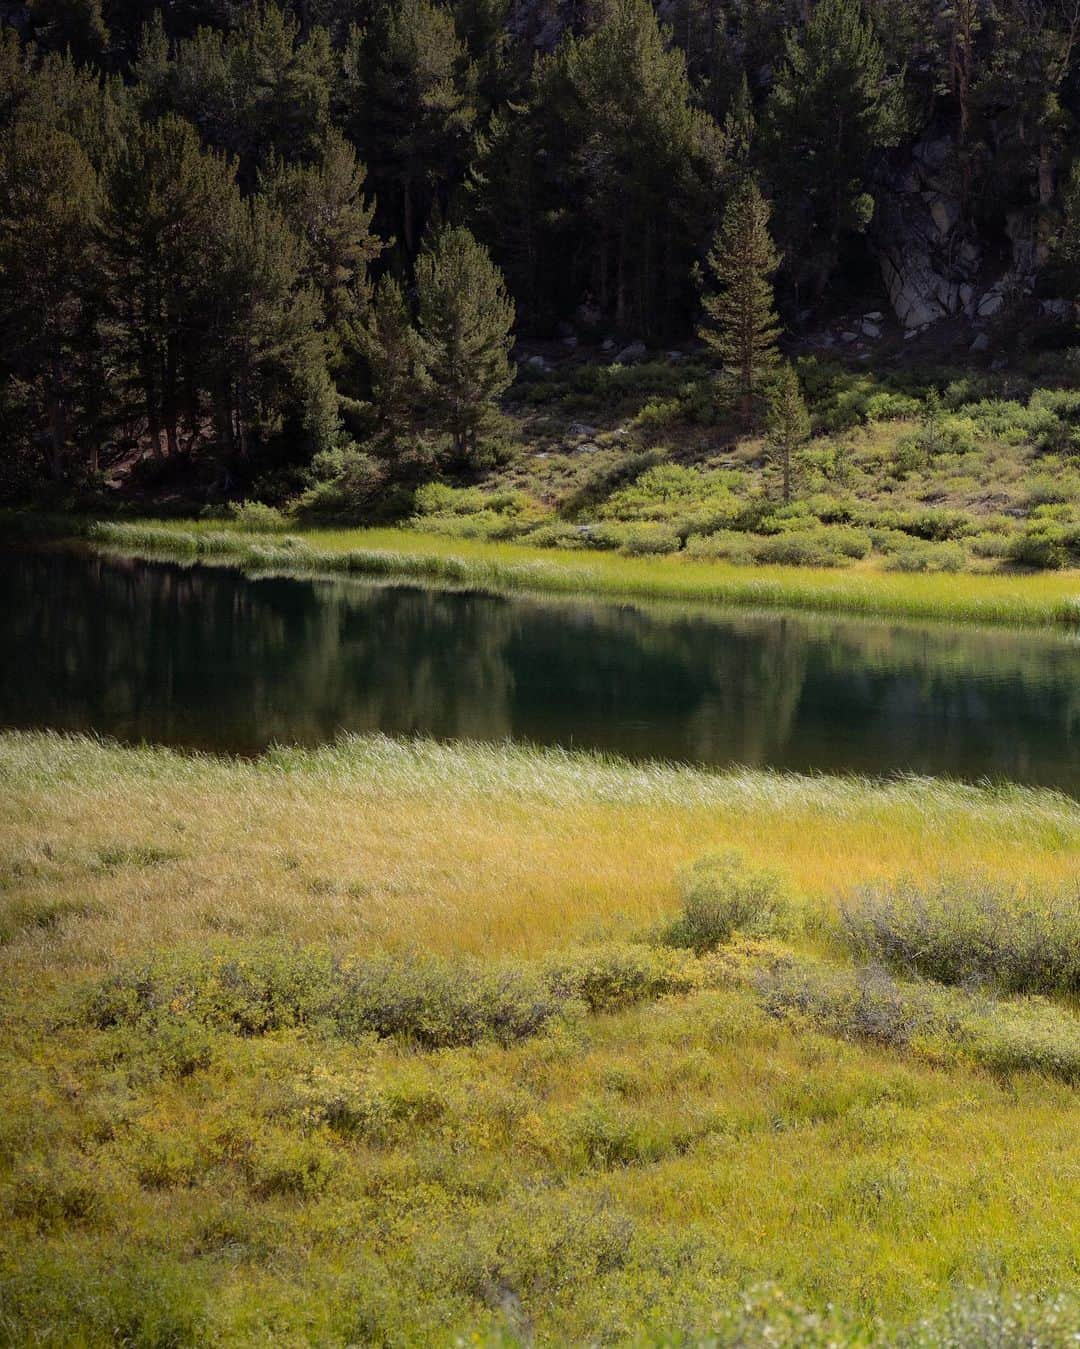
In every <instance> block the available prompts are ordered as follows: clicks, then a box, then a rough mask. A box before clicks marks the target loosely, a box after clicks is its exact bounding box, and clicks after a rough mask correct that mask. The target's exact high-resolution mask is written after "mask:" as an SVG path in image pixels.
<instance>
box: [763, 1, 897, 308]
mask: <svg viewBox="0 0 1080 1349" xmlns="http://www.w3.org/2000/svg"><path fill="white" fill-rule="evenodd" d="M785 55H786V59H785V61H784V63H783V64H782V66H781V68H780V70H779V72H778V74H777V78H776V83H775V85H774V87H773V93H772V99H771V101H770V104H769V109H768V123H767V130H768V136H767V141H768V148H769V160H770V173H769V177H770V181H771V182H772V183H773V185H774V191H775V195H776V198H777V206H778V216H779V218H780V219H781V220H782V222H783V227H784V237H785V239H786V240H787V241H788V242H789V256H790V258H791V261H792V263H793V265H794V266H795V268H796V271H797V273H802V274H804V275H805V276H807V277H808V278H810V279H812V280H813V281H814V283H815V286H816V288H817V289H818V290H819V291H820V290H821V289H822V288H823V287H824V285H825V283H826V281H827V280H828V277H829V275H830V273H831V272H832V270H833V269H834V268H835V266H836V264H837V261H838V257H839V245H840V240H841V237H842V235H843V234H844V233H845V231H854V232H857V233H858V232H862V231H864V230H865V229H866V227H867V225H868V224H869V222H870V219H871V217H872V215H873V211H874V201H873V198H872V196H870V195H869V193H868V191H867V184H868V183H869V181H870V169H871V167H872V163H873V155H874V151H875V150H877V149H879V148H880V147H883V146H887V145H893V144H895V143H896V140H897V139H898V137H899V134H900V130H901V126H902V110H901V106H900V97H899V93H900V91H899V84H898V82H897V81H895V80H893V79H891V78H890V76H889V72H888V70H887V68H886V62H885V54H884V52H883V50H882V47H881V44H880V42H879V41H878V39H877V36H876V34H875V32H874V29H873V26H872V25H871V23H870V21H869V20H868V19H867V18H865V17H864V15H863V9H862V3H861V0H817V3H816V4H815V5H814V7H813V9H812V11H811V13H810V18H809V21H808V22H807V24H806V27H805V29H803V31H802V32H801V33H800V32H798V31H797V30H794V29H793V30H791V31H790V32H789V33H788V35H787V38H786V40H785ZM796 279H798V276H797V278H796Z"/></svg>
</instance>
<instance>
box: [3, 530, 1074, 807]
mask: <svg viewBox="0 0 1080 1349" xmlns="http://www.w3.org/2000/svg"><path fill="white" fill-rule="evenodd" d="M0 639H2V642H3V646H2V650H3V653H4V655H3V658H2V660H0V724H3V725H7V726H22V727H55V728H58V729H68V730H93V731H96V732H99V733H101V734H104V735H111V736H118V737H120V738H122V739H125V740H148V741H157V742H164V743H167V744H176V745H185V746H195V747H199V748H202V749H210V750H227V751H236V752H254V751H258V750H260V749H262V748H264V747H265V746H266V745H268V744H270V743H272V742H274V741H279V742H285V743H287V742H300V743H305V744H315V743H318V742H320V741H323V740H327V739H330V738H332V737H333V736H334V735H336V734H337V733H338V732H339V731H342V730H347V731H372V730H380V731H386V732H388V733H401V732H417V733H424V734H430V735H434V736H439V737H468V738H472V739H485V740H501V739H506V738H513V739H519V740H532V741H536V742H539V743H543V744H560V745H568V746H569V745H574V746H580V747H587V748H600V749H605V750H612V751H615V752H618V753H620V754H625V755H630V756H632V757H638V758H644V757H654V758H669V759H679V760H688V761H694V762H704V763H710V764H730V763H743V764H751V765H770V766H774V767H781V768H791V769H798V770H808V769H815V770H820V771H839V770H854V771H859V772H866V773H874V774H880V773H892V772H897V771H902V770H911V771H915V772H920V773H947V774H951V775H954V776H957V777H964V778H969V779H972V778H981V777H984V776H989V777H994V778H998V777H1003V778H1011V779H1014V780H1017V781H1022V782H1032V783H1043V784H1048V785H1054V786H1058V787H1062V788H1064V789H1065V790H1068V791H1070V792H1072V793H1074V794H1080V762H1078V760H1080V753H1078V751H1080V645H1078V644H1077V643H1076V642H1075V641H1074V640H1072V639H1070V638H1069V637H1067V636H1054V635H1049V634H1035V633H1030V634H1019V633H1011V632H1000V633H994V632H986V631H972V630H967V629H957V628H946V627H930V626H928V627H923V628H919V627H914V626H907V625H900V624H890V623H884V622H865V621H858V620H835V619H817V618H793V617H790V616H784V615H750V614H740V613H733V612H731V611H726V612H725V611H705V610H696V611H692V610H678V609H675V608H660V607H657V608H643V607H640V606H630V605H615V604H610V603H606V604H600V603H589V602H586V601H581V602H574V603H569V602H565V601H561V600H544V599H531V598H520V597H519V598H503V597H497V596H490V595H476V594H455V593H451V592H447V591H439V590H424V589H417V588H412V587H378V586H366V585H363V584H358V583H357V582H355V581H352V580H348V581H314V580H302V579H292V578H269V579H261V580H251V579H248V578H245V577H244V576H242V575H240V574H239V573H238V572H234V571H228V570H223V569H213V568H201V567H190V568H189V567H182V566H177V565H173V564H167V563H144V562H124V561H115V560H111V559H108V560H107V559H105V558H102V557H97V556H92V555H88V554H85V553H80V552H75V551H70V550H41V551H25V552H23V551H15V552H8V553H4V554H0Z"/></svg>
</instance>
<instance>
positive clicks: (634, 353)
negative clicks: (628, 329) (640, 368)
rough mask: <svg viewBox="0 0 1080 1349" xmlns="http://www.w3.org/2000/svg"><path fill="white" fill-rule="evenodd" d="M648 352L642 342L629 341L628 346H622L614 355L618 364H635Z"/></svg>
mask: <svg viewBox="0 0 1080 1349" xmlns="http://www.w3.org/2000/svg"><path fill="white" fill-rule="evenodd" d="M648 354H649V352H648V349H647V347H646V346H645V343H644V342H631V343H630V345H629V346H627V347H623V349H622V351H620V352H619V354H618V355H617V356H616V357H615V360H616V361H617V362H618V364H619V365H637V363H638V362H639V361H643V360H644V359H645V357H646V356H647V355H648Z"/></svg>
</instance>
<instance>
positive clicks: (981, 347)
mask: <svg viewBox="0 0 1080 1349" xmlns="http://www.w3.org/2000/svg"><path fill="white" fill-rule="evenodd" d="M989 350H990V338H989V337H988V336H987V334H986V333H977V334H976V336H975V341H974V342H972V344H971V346H970V347H968V351H970V352H971V354H972V355H973V356H977V355H979V353H980V352H983V351H989Z"/></svg>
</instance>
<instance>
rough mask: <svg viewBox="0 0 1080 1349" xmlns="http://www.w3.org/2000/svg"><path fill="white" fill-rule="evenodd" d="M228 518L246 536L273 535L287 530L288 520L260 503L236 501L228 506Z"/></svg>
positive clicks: (275, 508)
mask: <svg viewBox="0 0 1080 1349" xmlns="http://www.w3.org/2000/svg"><path fill="white" fill-rule="evenodd" d="M229 517H230V519H231V520H232V521H233V523H234V524H235V525H236V527H237V529H242V530H243V531H244V532H245V533H246V534H274V533H276V532H277V531H278V530H281V529H287V528H288V524H289V522H288V520H286V518H285V516H284V515H282V513H281V511H279V510H278V509H277V507H275V506H267V505H266V504H265V503H264V502H262V501H236V502H232V503H231V504H230V506H229Z"/></svg>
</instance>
